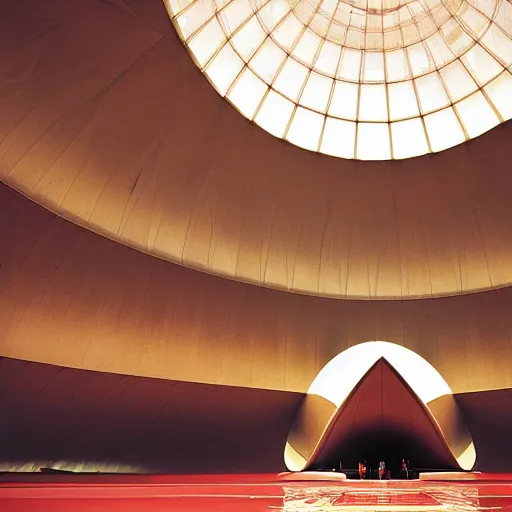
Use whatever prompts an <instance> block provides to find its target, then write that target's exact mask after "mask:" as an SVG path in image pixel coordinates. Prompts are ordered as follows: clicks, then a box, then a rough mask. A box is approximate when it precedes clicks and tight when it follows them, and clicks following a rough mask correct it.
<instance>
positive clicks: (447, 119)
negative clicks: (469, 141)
mask: <svg viewBox="0 0 512 512" xmlns="http://www.w3.org/2000/svg"><path fill="white" fill-rule="evenodd" d="M425 126H426V127H427V135H428V138H429V141H430V145H431V147H432V151H443V150H444V149H447V148H451V147H452V146H456V145H457V144H460V143H461V142H464V140H465V136H464V132H463V131H462V127H461V125H460V123H459V120H458V119H457V116H456V115H455V112H454V111H453V108H451V107H449V108H445V109H443V110H440V111H439V112H435V113H434V114H429V115H428V116H425Z"/></svg>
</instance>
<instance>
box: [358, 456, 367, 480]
mask: <svg viewBox="0 0 512 512" xmlns="http://www.w3.org/2000/svg"><path fill="white" fill-rule="evenodd" d="M365 476H366V463H365V462H361V461H359V478H360V479H361V480H364V478H365Z"/></svg>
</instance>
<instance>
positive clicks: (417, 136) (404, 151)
mask: <svg viewBox="0 0 512 512" xmlns="http://www.w3.org/2000/svg"><path fill="white" fill-rule="evenodd" d="M391 140H392V143H393V158H397V159H398V158H410V157H413V156H418V155H424V154H425V153H428V151H429V149H428V143H427V137H426V135H425V129H424V128H423V123H422V121H421V119H420V118H415V119H409V120H407V121H399V122H397V123H391Z"/></svg>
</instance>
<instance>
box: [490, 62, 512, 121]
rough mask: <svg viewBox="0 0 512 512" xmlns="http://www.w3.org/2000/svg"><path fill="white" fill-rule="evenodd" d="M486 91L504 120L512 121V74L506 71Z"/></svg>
mask: <svg viewBox="0 0 512 512" xmlns="http://www.w3.org/2000/svg"><path fill="white" fill-rule="evenodd" d="M484 91H485V93H486V94H487V96H488V97H489V99H490V100H491V101H492V103H493V105H494V106H495V108H496V110H497V111H498V112H499V113H500V115H501V117H502V118H503V120H504V121H506V120H508V119H512V93H511V91H512V74H511V73H509V72H508V71H504V72H503V73H502V74H501V75H500V76H499V77H497V78H496V79H495V80H493V81H492V82H491V83H490V84H489V85H487V87H485V88H484Z"/></svg>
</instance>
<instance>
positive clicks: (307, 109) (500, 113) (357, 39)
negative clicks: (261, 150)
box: [165, 0, 512, 160]
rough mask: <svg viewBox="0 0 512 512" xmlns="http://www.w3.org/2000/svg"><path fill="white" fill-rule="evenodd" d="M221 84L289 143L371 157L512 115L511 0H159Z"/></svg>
mask: <svg viewBox="0 0 512 512" xmlns="http://www.w3.org/2000/svg"><path fill="white" fill-rule="evenodd" d="M165 1H166V4H167V8H168V11H169V13H170V16H171V20H172V22H173V23H174V25H175V26H176V28H177V30H178V34H179V36H180V37H181V38H182V40H183V42H184V44H185V45H186V46H187V47H188V49H189V51H190V53H191V54H192V55H193V57H194V60H195V62H196V64H197V65H198V66H199V67H200V69H201V71H202V72H203V73H204V74H205V75H206V76H207V77H208V79H209V81H210V82H211V83H212V85H213V86H214V87H215V88H216V90H217V91H218V93H219V94H221V95H222V96H225V97H226V98H227V100H228V101H229V102H231V103H232V104H233V105H234V106H235V107H236V108H237V109H238V110H239V111H240V112H241V113H242V115H244V116H245V117H247V118H248V119H250V120H252V121H254V122H255V123H256V124H258V125H259V126H261V127H262V128H263V129H265V130H267V131H268V132H269V133H271V134H272V135H274V136H276V137H280V138H286V139H287V140H288V141H290V142H291V143H292V144H296V145H298V146H300V147H303V148H306V149H309V150H312V151H320V152H322V153H326V154H329V155H332V156H336V157H341V158H357V159H365V160H372V159H375V160H381V159H388V158H408V157H413V156H417V155H420V154H424V153H428V152H429V151H433V152H436V151H442V150H444V149H447V148H449V147H452V146H454V145H456V144H460V143H462V142H464V141H465V140H467V139H470V138H473V137H476V136H478V135H480V134H481V133H483V132H485V131H487V130H490V129H492V128H493V127H494V126H496V125H497V124H499V123H500V122H503V121H506V120H508V119H510V118H511V117H512V3H511V2H510V0H386V1H384V0H165Z"/></svg>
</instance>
